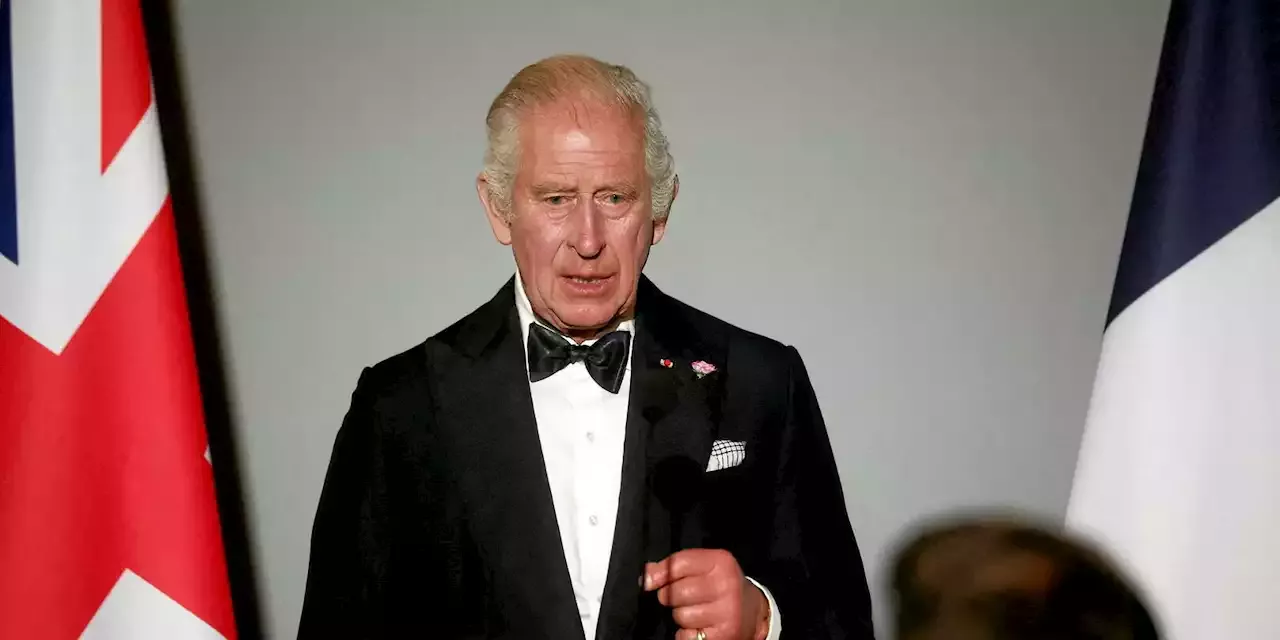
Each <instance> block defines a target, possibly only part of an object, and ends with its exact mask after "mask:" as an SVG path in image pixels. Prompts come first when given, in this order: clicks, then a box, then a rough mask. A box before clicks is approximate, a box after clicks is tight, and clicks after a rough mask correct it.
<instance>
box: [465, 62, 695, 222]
mask: <svg viewBox="0 0 1280 640" xmlns="http://www.w3.org/2000/svg"><path fill="white" fill-rule="evenodd" d="M579 97H587V98H590V99H592V100H594V101H596V102H599V103H601V104H604V105H608V106H618V107H622V108H624V109H627V110H630V111H632V112H634V113H636V114H640V113H643V114H644V164H645V171H646V172H647V173H648V174H649V182H650V183H651V185H652V190H651V192H650V208H651V210H652V212H653V219H654V220H665V219H666V218H667V214H669V213H670V212H671V200H672V198H674V197H675V186H676V172H675V160H674V159H673V158H672V157H671V151H670V150H669V149H668V146H667V136H666V135H665V134H663V133H662V122H661V121H660V120H659V119H658V111H657V109H655V108H654V106H653V102H652V101H651V100H650V97H649V85H647V84H645V83H644V82H643V81H641V80H640V78H638V77H636V74H635V73H634V72H633V71H631V70H630V69H628V68H626V67H624V66H621V65H614V64H609V63H607V62H602V61H600V60H596V59H595V58H591V57H588V56H582V55H560V56H553V57H550V58H546V59H544V60H540V61H538V62H535V63H533V64H531V65H529V66H527V67H525V68H524V69H521V70H520V72H519V73H517V74H516V75H515V77H513V78H511V81H510V82H508V83H507V86H506V87H505V88H503V89H502V92H501V93H499V94H498V97H497V98H494V100H493V104H492V105H490V107H489V115H488V117H487V118H485V124H486V125H487V128H488V137H489V146H488V149H487V150H486V152H485V155H484V177H485V183H486V184H487V188H488V191H489V200H490V202H492V203H493V205H494V207H495V208H496V209H497V210H498V211H499V212H500V213H502V214H503V215H504V216H510V215H511V197H512V194H511V190H512V186H513V185H514V184H515V176H516V169H517V165H518V164H519V160H520V149H519V142H520V135H519V124H520V119H521V118H522V117H523V116H524V115H526V114H527V113H528V111H529V110H531V109H533V108H536V107H539V106H542V105H546V104H550V103H552V102H555V101H557V100H560V99H564V98H579Z"/></svg>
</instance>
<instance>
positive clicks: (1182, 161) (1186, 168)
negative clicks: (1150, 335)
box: [1107, 0, 1280, 324]
mask: <svg viewBox="0 0 1280 640" xmlns="http://www.w3.org/2000/svg"><path fill="white" fill-rule="evenodd" d="M1278 197H1280V1H1278V0H1174V2H1173V6H1172V7H1171V8H1170V12H1169V24H1168V28H1167V30H1166V33H1165V42H1164V51H1163V53H1162V55H1161V58H1160V70H1159V73H1158V75H1157V76H1156V87H1155V95H1154V97H1153V99H1152V105H1151V116H1150V119H1149V121H1148V123H1147V133H1146V142H1145V146H1144V148H1143V153H1142V161H1141V163H1140V164H1139V166H1138V179H1137V184H1136V186H1135V189H1134V195H1133V205H1132V208H1131V209H1130V211H1129V225H1128V228H1127V230H1126V231H1125V238H1124V246H1123V249H1122V250H1121V256H1120V266H1119V271H1118V272H1117V274H1116V285H1115V290H1114V292H1113V293H1112V298H1111V309H1110V311H1109V312H1108V314H1107V322H1108V324H1110V322H1111V321H1112V320H1114V319H1115V318H1116V316H1118V315H1120V314H1121V313H1122V312H1123V311H1124V310H1125V309H1126V308H1128V307H1129V305H1130V304H1132V303H1133V302H1134V301H1135V300H1137V299H1138V298H1139V297H1141V296H1142V295H1143V294H1144V293H1146V292H1147V291H1148V290H1149V289H1151V287H1153V286H1155V285H1156V284H1157V283H1159V282H1160V281H1161V280H1163V279H1164V278H1165V277H1167V276H1168V275H1169V274H1171V273H1173V272H1174V271H1177V270H1178V268H1179V267H1181V266H1182V265H1184V264H1186V263H1187V262H1188V261H1190V260H1191V259H1192V258H1194V257H1196V256H1197V255H1199V254H1200V252H1202V251H1204V250H1205V249H1207V248H1209V247H1210V246H1211V245H1213V244H1214V243H1215V242H1217V241H1218V240H1220V239H1222V237H1223V236H1225V235H1227V234H1228V233H1230V232H1231V231H1232V230H1233V229H1235V228H1236V227H1238V226H1240V224H1242V223H1243V222H1244V221H1246V220H1248V219H1249V218H1250V217H1252V216H1253V215H1254V214H1255V213H1257V212H1258V211H1260V210H1261V209H1262V208H1263V207H1265V206H1267V205H1268V204H1270V203H1271V202H1273V201H1275V200H1276V199H1277V198H1278Z"/></svg>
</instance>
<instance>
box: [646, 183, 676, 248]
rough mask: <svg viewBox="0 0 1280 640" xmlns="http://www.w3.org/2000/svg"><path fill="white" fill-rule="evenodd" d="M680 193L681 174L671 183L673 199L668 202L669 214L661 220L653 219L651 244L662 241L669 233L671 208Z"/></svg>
mask: <svg viewBox="0 0 1280 640" xmlns="http://www.w3.org/2000/svg"><path fill="white" fill-rule="evenodd" d="M678 195H680V176H679V175H677V176H676V178H675V181H674V182H673V183H672V185H671V201H670V202H668V203H667V215H665V216H663V217H662V219H661V220H654V221H653V242H652V243H651V244H658V243H659V242H662V236H665V235H666V234H667V221H668V220H670V219H671V209H672V208H673V205H675V203H676V196H678Z"/></svg>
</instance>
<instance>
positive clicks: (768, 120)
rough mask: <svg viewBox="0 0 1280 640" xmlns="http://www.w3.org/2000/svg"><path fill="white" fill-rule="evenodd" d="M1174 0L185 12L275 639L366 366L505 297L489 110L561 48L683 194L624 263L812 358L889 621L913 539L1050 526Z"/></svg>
mask: <svg viewBox="0 0 1280 640" xmlns="http://www.w3.org/2000/svg"><path fill="white" fill-rule="evenodd" d="M1167 9H1168V0H1126V1H1124V2H1115V1H1114V0H1059V1H1050V0H1038V1H1037V2H1027V1H1026V0H968V1H966V2H940V1H939V2H924V1H915V0H910V1H905V0H892V1H891V0H879V1H859V2H852V1H851V2H843V3H841V2H828V1H822V0H804V1H791V2H787V3H782V2H776V3H756V2H750V3H748V2H731V1H729V0H719V1H717V2H683V3H667V2H661V1H658V0H653V1H650V2H632V3H611V2H587V1H585V0H584V1H580V2H555V3H551V2H540V3H530V2H523V3H522V2H507V3H499V2H493V1H487V0H486V1H471V2H466V3H462V2H456V3H447V2H435V3H427V2H408V1H403V2H395V1H393V0H377V1H373V0H366V1H365V2H360V3H355V2H337V1H334V0H326V1H320V0H270V1H267V0H220V1H218V2H183V3H179V4H178V5H177V6H176V18H177V28H178V31H177V34H178V39H179V44H180V49H181V53H182V71H183V73H184V75H185V82H186V86H187V89H188V101H189V102H188V103H189V105H190V112H189V117H190V119H191V123H192V128H193V135H194V150H195V157H196V161H197V169H198V174H197V175H198V178H199V180H200V188H201V192H202V193H203V196H204V201H203V211H204V215H205V224H206V225H207V227H208V230H209V243H210V254H211V260H212V272H213V278H214V284H215V292H216V300H215V303H216V306H217V309H218V319H219V325H220V327H221V333H222V340H223V344H224V345H225V347H226V353H225V354H224V355H225V360H226V367H227V370H228V374H229V378H230V386H231V400H232V411H233V417H234V419H235V424H236V427H237V430H236V434H235V435H236V437H237V440H238V447H239V449H240V456H241V468H242V470H243V473H244V481H245V486H246V492H247V496H246V499H247V501H248V506H249V515H250V524H251V538H252V540H253V544H254V545H255V555H256V558H257V560H258V567H257V571H258V578H259V581H260V582H259V590H260V592H261V593H262V601H263V602H262V604H263V607H264V610H265V627H266V629H267V631H268V632H269V633H270V634H271V635H272V637H278V638H289V637H293V636H294V635H295V633H296V628H297V617H298V614H299V611H300V608H301V601H302V593H303V585H304V580H305V577H306V564H307V554H308V546H309V535H310V527H311V520H312V517H313V515H314V511H315V507H316V501H317V498H318V496H319V492H320V487H321V484H322V481H323V478H324V472H325V467H326V465H327V463H328V458H329V454H330V452H331V447H332V445H333V439H334V435H335V434H336V432H337V429H338V426H339V423H340V421H341V419H342V415H343V413H344V412H345V411H346V408H347V404H348V402H349V400H350V394H351V391H352V389H353V388H354V385H355V381H356V378H357V376H358V374H359V372H360V369H361V367H363V366H365V365H369V364H372V363H374V362H376V361H378V360H381V359H383V358H385V357H387V356H390V355H392V354H394V353H396V352H399V351H401V350H403V349H406V348H409V347H410V346H412V345H414V344H416V343H418V342H420V341H421V340H423V339H424V338H426V337H427V336H429V335H431V334H432V333H434V332H436V331H438V330H440V329H442V328H444V327H445V326H447V325H448V324H450V323H452V322H453V321H454V320H456V319H458V318H459V317H461V316H462V315H463V314H465V313H467V312H469V311H471V310H472V309H473V308H475V307H476V306H478V305H479V304H481V303H482V302H484V301H485V300H488V298H489V297H490V296H491V295H492V294H493V292H494V291H495V290H496V289H497V288H498V287H499V286H500V285H501V284H502V283H503V282H504V281H505V279H506V278H507V277H509V276H510V275H511V273H512V269H513V265H512V262H511V258H510V254H509V252H507V251H506V250H505V249H504V248H502V247H500V246H499V245H497V244H496V243H495V242H494V241H493V239H492V236H491V234H490V232H489V230H488V228H487V225H486V223H485V221H484V218H483V214H482V210H481V208H480V206H479V204H478V202H477V200H476V196H475V191H474V186H473V184H474V178H475V174H476V172H477V171H478V169H479V167H480V162H481V158H482V154H483V144H484V136H483V118H484V113H485V111H486V109H487V108H488V104H489V101H490V100H492V98H493V96H494V95H495V94H496V93H497V92H498V91H499V90H500V89H501V87H502V85H503V84H505V82H506V81H507V80H508V79H509V78H510V76H511V75H512V74H514V73H515V72H516V71H517V70H518V69H519V68H520V67H521V66H523V65H525V64H528V63H530V62H533V61H535V60H537V59H539V58H542V57H544V56H547V55H551V54H554V53H560V52H583V53H589V54H591V55H595V56H598V57H601V58H604V59H606V60H610V61H614V62H619V63H623V64H627V65H629V66H631V67H632V68H633V69H635V70H636V71H637V73H639V74H640V75H641V77H642V78H644V79H646V80H647V81H648V82H649V83H650V84H651V85H652V87H653V90H654V95H655V99H656V101H657V104H658V107H659V109H660V111H661V114H662V116H663V119H664V122H665V126H666V130H667V133H668V136H669V137H670V139H671V141H672V147H673V151H674V154H675V157H676V162H677V166H678V170H679V173H680V177H681V190H680V195H679V198H678V199H677V200H676V203H675V208H674V210H673V213H672V218H671V228H670V230H669V233H668V234H667V238H666V240H665V241H664V242H663V243H662V244H661V245H659V246H658V247H657V248H656V250H655V252H654V253H653V256H652V259H651V261H650V263H649V266H648V268H647V271H646V272H647V273H648V274H649V275H650V276H652V277H653V278H654V279H655V281H656V282H657V283H658V284H659V286H661V287H663V288H664V289H665V290H666V291H667V292H668V293H671V294H673V295H675V296H677V297H679V298H682V299H684V300H686V301H688V302H691V303H693V304H694V305H695V306H698V307H700V308H702V309H703V310H705V311H708V312H710V313H713V314H715V315H718V316H720V317H722V318H724V319H726V320H729V321H730V322H733V323H735V324H738V325H740V326H742V327H744V328H747V329H751V330H754V331H757V332H761V333H764V334H766V335H769V336H772V337H774V338H777V339H779V340H782V341H784V342H787V343H790V344H794V345H795V346H796V347H797V348H798V349H799V350H800V352H801V354H802V355H803V356H804V357H805V359H806V362H807V364H808V366H809V369H810V373H811V375H812V377H813V382H814V385H815V387H816V389H817V393H818V396H819V399H820V402H821V404H822V408H823V411H824V413H825V416H826V420H827V424H828V427H829V429H830V436H831V440H832V445H833V446H834V448H835V452H836V455H837V457H838V461H839V465H840V471H841V474H842V479H843V483H844V487H845V493H846V498H847V501H848V507H849V512H850V517H851V519H852V521H853V524H854V528H855V530H856V531H857V534H858V536H859V542H860V544H861V547H862V551H863V555H864V558H865V560H866V562H867V565H868V569H869V572H870V578H871V580H872V583H873V584H872V587H873V590H874V591H875V592H876V595H877V606H878V609H879V611H878V614H877V615H878V618H879V621H880V622H881V623H883V622H884V621H885V617H884V614H885V610H884V607H883V605H884V603H885V602H886V600H885V598H884V570H885V568H886V561H887V554H888V553H890V552H891V551H892V549H893V546H894V545H895V544H896V543H897V541H898V540H899V537H900V536H902V535H903V534H904V533H905V532H907V531H909V530H910V527H912V526H914V525H916V524H918V523H919V522H920V521H921V519H922V518H926V517H928V516H932V515H935V514H939V513H944V512H947V511H950V510H953V509H957V508H966V507H985V506H1001V507H1011V508H1016V509H1020V510H1025V511H1027V512H1029V513H1031V514H1034V515H1037V516H1040V517H1044V518H1047V519H1051V520H1059V519H1061V517H1062V515H1063V513H1064V512H1065V507H1066V503H1067V499H1068V496H1069V493H1070V486H1071V477H1072V473H1073V470H1074V467H1075V460H1076V453H1077V448H1078V446H1079V442H1080V437H1081V432H1082V428H1083V421H1084V416H1085V412H1086V409H1087V406H1088V399H1089V393H1090V388H1091V384H1092V380H1093V373H1094V367H1095V365H1096V362H1097V357H1098V349H1099V344H1100V338H1101V332H1102V328H1103V320H1104V317H1105V310H1106V306H1107V301H1108V298H1109V294H1110V287H1111V278H1112V276H1113V274H1114V271H1115V264H1116V258H1117V255H1118V252H1119V247H1120V242H1121V238H1122V236H1123V230H1124V221H1125V215H1126V210H1127V206H1128V201H1129V196H1130V193H1131V190H1132V184H1133V178H1134V175H1135V174H1136V169H1137V161H1138V157H1139V153H1140V149H1141V142H1142V136H1143V132H1144V125H1145V120H1146V112H1147V106H1148V103H1149V99H1150V93H1151V88H1152V85H1153V82H1154V74H1155V68H1156V62H1157V59H1158V55H1159V49H1160V42H1161V37H1162V34H1163V28H1164V22H1165V17H1166V12H1167ZM214 462H215V464H216V463H217V461H216V460H215V461H214ZM784 616H785V612H784ZM883 628H885V627H883V626H882V629H883Z"/></svg>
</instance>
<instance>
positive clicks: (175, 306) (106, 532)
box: [0, 202, 235, 639]
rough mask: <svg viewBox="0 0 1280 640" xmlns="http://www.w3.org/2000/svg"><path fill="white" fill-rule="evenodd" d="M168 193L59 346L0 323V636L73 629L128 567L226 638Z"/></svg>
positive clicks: (227, 614) (228, 624)
mask: <svg viewBox="0 0 1280 640" xmlns="http://www.w3.org/2000/svg"><path fill="white" fill-rule="evenodd" d="M186 309H187V307H186V294H185V291H184V289H183V284H182V275H181V267H180V264H179V261H178V253H177V241H176V237H175V234H174V228H173V215H172V211H171V208H170V205H169V203H168V202H166V204H165V206H164V208H163V209H162V211H161V212H160V214H159V215H158V216H157V217H156V219H155V221H154V222H153V223H152V225H151V228H150V229H149V230H148V231H147V233H146V235H145V236H144V237H143V238H142V240H141V241H140V242H139V244H138V246H137V247H136V248H135V249H134V251H133V253H132V255H131V256H130V257H129V259H128V260H127V261H126V262H125V264H124V266H123V267H122V268H121V269H120V271H119V273H118V274H117V275H116V277H115V279H114V280H113V281H112V283H111V284H110V285H109V286H108V287H107V289H106V291H105V292H104V293H103V295H102V297H101V298H100V299H99V301H98V303H97V305H96V306H95V308H94V309H93V311H92V312H91V313H90V314H89V316H88V317H87V318H86V319H85V322H84V324H82V325H81V327H80V330H79V331H78V332H77V334H76V335H75V337H74V338H72V340H71V342H70V343H69V344H68V345H67V348H66V349H65V350H64V351H63V352H62V355H60V356H58V355H54V354H53V353H51V352H50V351H48V350H46V349H45V348H44V347H42V346H40V345H39V344H37V343H36V342H35V341H33V340H31V339H30V338H29V337H27V336H26V335H25V334H23V333H21V332H20V331H18V330H17V329H16V328H15V327H13V325H11V324H9V323H7V322H4V321H0V362H3V363H4V366H2V367H0V523H3V524H2V525H0V638H36V639H39V638H71V637H76V636H78V635H79V634H80V632H81V631H82V630H83V629H84V627H85V625H86V624H88V622H89V620H90V618H92V617H93V614H94V613H95V612H96V610H97V608H98V606H99V605H100V604H101V602H102V599H103V598H104V597H106V595H107V593H108V591H110V589H111V587H112V586H113V585H114V583H115V581H116V579H117V578H118V577H119V576H120V573H121V572H122V571H124V569H126V568H128V569H131V570H133V571H134V572H135V573H137V574H138V575H140V576H142V577H143V578H144V579H146V580H147V581H148V582H150V583H151V584H153V585H155V586H156V587H157V588H158V589H160V590H161V591H163V592H164V593H166V594H167V595H168V596H169V597H171V598H173V599H174V600H176V601H177V602H178V603H179V604H181V605H182V606H184V607H186V608H187V609H189V610H190V611H192V612H193V613H195V614H196V615H197V616H199V617H200V618H201V619H203V620H205V621H206V622H208V623H209V624H210V625H212V626H213V627H214V628H215V629H217V630H218V631H219V632H221V633H222V634H223V635H225V636H226V637H228V638H234V637H235V628H234V622H233V616H232V609H231V598H230V589H229V586H228V581H227V573H226V566H225V562H224V559H223V548H222V540H221V532H220V529H219V525H218V515H217V510H216V507H215V504H214V501H215V498H214V486H213V474H212V470H211V469H210V467H209V465H208V463H207V462H206V461H205V458H204V452H205V444H206V438H205V430H204V419H203V412H202V407H201V399H200V389H199V383H198V379H197V375H196V365H195V356H194V350H193V347H192V342H191V331H190V325H189V323H188V316H187V311H186Z"/></svg>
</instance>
